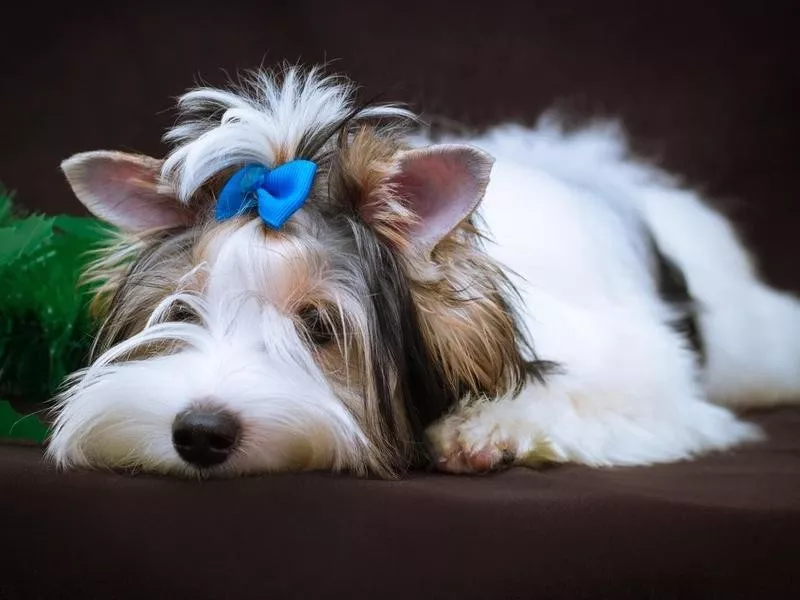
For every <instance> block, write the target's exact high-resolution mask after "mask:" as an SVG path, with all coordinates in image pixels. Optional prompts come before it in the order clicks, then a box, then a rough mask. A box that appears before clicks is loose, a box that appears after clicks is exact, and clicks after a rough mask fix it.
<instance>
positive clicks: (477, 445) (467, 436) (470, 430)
mask: <svg viewBox="0 0 800 600" xmlns="http://www.w3.org/2000/svg"><path fill="white" fill-rule="evenodd" d="M428 435H429V438H430V441H431V444H432V445H433V449H434V452H435V455H436V467H437V468H438V469H439V470H441V471H445V472H447V473H486V472H489V471H495V470H498V469H501V468H504V467H507V466H510V465H512V464H513V463H514V462H515V459H516V450H515V448H514V447H512V446H511V444H509V443H508V441H507V440H504V439H503V437H502V436H501V435H500V431H499V429H498V428H497V427H486V426H484V425H483V424H482V423H481V422H480V420H479V419H463V418H460V417H458V416H455V415H451V416H449V417H447V418H445V419H443V420H442V421H439V422H438V423H436V424H435V425H433V426H432V427H431V428H430V429H429V430H428Z"/></svg>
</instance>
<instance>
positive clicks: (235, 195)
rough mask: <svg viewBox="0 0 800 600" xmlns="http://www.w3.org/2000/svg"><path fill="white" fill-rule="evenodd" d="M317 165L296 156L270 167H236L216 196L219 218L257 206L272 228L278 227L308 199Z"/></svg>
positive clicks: (259, 212) (238, 213)
mask: <svg viewBox="0 0 800 600" xmlns="http://www.w3.org/2000/svg"><path fill="white" fill-rule="evenodd" d="M316 172H317V165H316V164H314V163H313V162H311V161H309V160H293V161H291V162H288V163H286V164H284V165H281V166H280V167H277V168H275V169H272V170H270V169H269V168H267V167H265V166H264V165H259V164H251V165H247V166H246V167H243V168H241V169H239V170H238V171H236V173H234V174H233V175H232V176H231V178H230V179H228V181H227V182H226V183H225V185H224V186H223V188H222V191H220V193H219V197H218V198H217V208H216V217H217V220H218V221H224V220H225V219H230V218H231V217H235V216H236V215H241V214H244V213H246V212H249V211H250V210H251V209H253V208H255V207H258V214H259V216H260V217H261V218H262V219H263V220H264V222H265V223H266V224H267V225H269V226H270V227H272V228H273V229H279V228H280V227H281V226H283V224H284V223H285V222H286V220H287V219H288V218H289V217H291V216H292V215H293V214H294V213H295V212H296V211H297V210H298V209H299V208H300V207H301V206H303V204H304V203H305V201H306V198H308V194H309V192H311V186H312V185H313V183H314V175H315V174H316Z"/></svg>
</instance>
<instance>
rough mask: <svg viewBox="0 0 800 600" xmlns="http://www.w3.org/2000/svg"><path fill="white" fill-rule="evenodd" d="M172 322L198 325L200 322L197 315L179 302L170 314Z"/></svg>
mask: <svg viewBox="0 0 800 600" xmlns="http://www.w3.org/2000/svg"><path fill="white" fill-rule="evenodd" d="M169 320H170V321H177V322H179V323H196V322H197V321H199V319H198V318H197V315H196V314H195V313H194V311H192V309H190V308H189V307H188V306H186V305H185V304H183V303H182V302H179V303H177V304H175V305H174V306H173V307H172V309H171V310H170V313H169Z"/></svg>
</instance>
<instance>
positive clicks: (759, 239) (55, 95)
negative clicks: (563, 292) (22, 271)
mask: <svg viewBox="0 0 800 600" xmlns="http://www.w3.org/2000/svg"><path fill="white" fill-rule="evenodd" d="M739 4H741V6H739ZM792 4H793V3H791V2H784V3H779V2H769V3H766V4H764V5H762V4H758V3H752V2H747V3H745V2H742V3H733V2H730V1H729V0H709V1H707V2H697V1H696V0H691V1H690V0H673V1H671V2H658V3H654V2H646V3H637V2H631V1H629V0H628V1H621V0H609V1H606V2H592V1H591V0H559V1H557V2H556V1H552V2H498V1H494V2H474V3H470V2H466V1H465V0H462V1H461V2H451V3H444V2H430V1H427V2H403V3H383V2H356V1H349V2H347V1H342V2H325V3H323V2H310V1H301V0H292V1H288V2H264V1H263V0H261V1H259V2H251V3H236V2H227V3H214V4H209V6H210V8H202V9H201V8H200V5H201V3H198V2H194V3H191V4H183V5H182V4H181V3H177V2H163V1H162V2H160V3H157V4H153V5H148V3H147V2H134V3H124V2H105V3H103V4H98V6H97V7H96V8H89V7H87V5H86V3H61V4H54V5H53V6H47V7H45V6H44V5H43V4H42V3H34V2H15V3H13V5H14V9H13V10H14V15H13V18H10V16H9V15H10V13H9V11H11V10H12V9H11V8H8V7H5V8H4V9H3V13H2V14H3V15H4V16H9V18H3V19H2V21H3V24H4V27H3V31H2V34H0V115H1V118H0V140H1V141H2V143H0V181H2V182H3V183H5V184H6V185H7V186H9V187H11V188H13V189H16V190H17V192H18V197H19V199H20V201H22V202H24V203H25V204H27V205H28V206H30V207H31V208H35V209H41V210H46V211H49V212H56V211H66V212H75V213H78V212H80V211H81V210H82V209H81V207H80V206H79V204H78V203H77V201H76V200H75V199H74V197H73V196H72V195H71V193H70V192H69V190H68V188H67V186H66V184H65V182H64V181H63V178H62V176H61V174H60V173H59V171H58V164H59V162H60V161H61V160H62V159H63V158H66V157H67V156H69V155H70V154H72V153H74V152H78V151H83V150H91V149H98V148H107V149H122V150H136V151H143V152H147V153H150V154H154V155H158V154H162V153H163V151H164V147H163V146H162V145H161V143H160V141H159V138H160V135H161V133H162V132H163V129H164V128H165V127H166V126H168V125H169V124H170V123H171V122H172V120H173V117H174V114H173V113H172V112H171V111H170V108H171V100H170V98H171V97H174V96H176V95H178V94H180V93H181V92H182V91H184V90H185V89H186V88H187V87H189V86H191V85H192V84H193V83H194V81H195V79H196V78H197V77H202V78H203V79H204V80H205V81H207V82H209V83H212V84H221V83H223V82H224V81H225V79H226V74H225V73H224V72H223V71H222V70H221V69H222V68H224V69H226V70H228V71H229V72H231V71H233V70H235V69H237V68H248V67H254V66H257V65H259V64H261V63H264V64H267V65H269V64H274V63H276V62H278V61H280V60H284V59H286V60H289V61H292V62H294V61H296V60H297V59H300V58H302V59H303V60H304V61H305V62H318V61H321V60H324V59H326V58H327V59H340V60H337V61H336V62H334V63H333V64H332V67H333V68H334V69H335V70H338V71H341V72H344V73H346V74H348V75H350V76H351V77H352V78H354V79H355V80H357V81H358V82H359V83H361V84H362V85H363V86H364V89H363V92H364V97H365V98H368V97H372V96H374V95H376V94H382V99H385V100H400V101H407V102H410V103H411V104H412V106H413V107H414V108H416V109H419V110H424V111H425V112H426V113H427V114H428V115H445V116H447V117H449V118H451V119H454V120H455V121H458V122H461V123H464V124H469V125H473V126H485V125H488V124H491V123H493V122H496V121H498V120H505V119H519V120H522V121H525V122H532V121H533V120H534V119H535V118H536V116H537V115H538V114H539V113H540V112H541V111H542V110H544V109H545V108H547V107H549V106H551V105H553V104H557V105H560V106H562V107H565V108H567V109H569V111H570V112H572V113H574V114H577V115H591V114H597V113H599V114H605V115H608V116H614V117H621V118H623V120H624V122H625V124H626V126H627V128H628V130H629V132H630V133H631V136H632V139H633V143H634V145H635V147H636V148H637V150H639V151H642V152H644V153H646V154H647V155H649V156H653V157H655V158H657V159H659V160H660V161H662V163H663V164H664V165H665V166H666V167H668V168H669V169H670V170H673V171H675V172H676V173H678V174H680V175H682V176H684V177H685V178H686V179H687V181H688V182H690V183H692V184H693V185H698V186H701V187H703V188H704V189H705V190H707V192H708V194H709V195H711V196H712V197H713V198H715V199H716V200H717V201H719V202H720V203H721V204H723V205H724V206H726V207H727V208H728V210H729V211H731V212H732V213H733V214H734V216H735V217H736V218H737V221H738V222H739V223H740V225H741V227H742V229H743V231H744V232H745V234H746V236H747V237H748V239H749V240H750V241H751V242H752V243H753V245H754V248H755V249H756V251H757V254H758V256H759V257H760V258H761V259H762V262H763V264H764V270H765V273H766V275H767V277H768V278H769V279H770V280H771V281H774V282H777V283H778V284H780V285H781V286H783V287H786V288H792V289H795V290H800V278H798V274H797V260H796V257H797V256H798V251H800V237H798V236H797V235H796V230H797V225H798V213H797V211H798V208H797V207H798V206H800V204H798V202H797V185H796V174H797V165H796V159H797V152H796V140H797V139H800V126H799V125H798V119H797V117H796V115H797V103H798V98H799V97H800V93H798V92H800V90H798V78H797V60H796V57H797V56H798V55H800V52H798V50H800V36H798V35H797V34H796V32H797V21H796V19H794V18H792V17H791V16H790V15H791V14H793V13H794V10H792V9H793V7H792ZM759 419H760V420H761V421H763V422H764V423H765V424H767V425H768V426H769V430H770V432H771V433H772V438H771V439H770V441H769V442H767V443H766V444H764V445H760V446H758V447H754V448H752V449H748V450H741V451H739V452H736V453H733V454H731V455H725V456H716V457H709V458H706V459H703V460H700V461H698V462H696V463H690V464H682V465H672V466H664V467H657V468H651V469H631V470H611V471H592V470H587V469H581V468H576V467H564V468H554V469H548V470H544V471H538V472H537V471H528V470H514V471H511V472H509V473H505V474H502V475H498V476H491V477H485V478H459V477H447V476H434V475H424V474H418V475H414V476H412V477H409V478H408V479H405V480H402V481H397V482H379V481H361V480H353V479H349V478H344V477H335V476H330V475H324V474H311V475H298V476H280V477H265V478H259V479H248V480H240V481H227V482H207V483H197V482H179V481H167V480H160V479H154V478H145V477H138V478H125V477H120V476H117V475H111V474H97V473H70V474H59V473H56V472H54V471H53V470H51V469H49V468H46V467H44V466H43V465H42V464H41V463H40V460H39V458H40V454H39V451H38V450H36V449H31V448H21V447H12V446H5V447H0V523H2V525H3V527H2V531H3V536H4V537H3V539H4V545H5V550H4V554H5V558H4V559H3V562H2V563H0V565H2V566H0V598H4V599H5V598H117V597H123V598H125V597H127V598H161V597H164V598H189V597H192V598H249V597H253V598H318V597H331V598H333V597H336V598H340V597H341V598H345V597H347V598H386V599H390V598H404V599H406V598H420V597H437V598H458V599H460V600H464V599H467V598H528V597H530V598H538V599H542V598H565V599H569V600H574V599H579V598H588V597H604V598H615V599H621V598H637V599H638V598H668V597H672V598H685V599H689V598H703V599H707V598H792V597H800V584H798V579H799V578H798V575H797V567H796V561H797V558H796V554H797V553H796V549H797V540H798V539H800V412H798V411H788V410H787V411H779V412H776V413H774V414H769V415H764V416H762V417H760V418H759Z"/></svg>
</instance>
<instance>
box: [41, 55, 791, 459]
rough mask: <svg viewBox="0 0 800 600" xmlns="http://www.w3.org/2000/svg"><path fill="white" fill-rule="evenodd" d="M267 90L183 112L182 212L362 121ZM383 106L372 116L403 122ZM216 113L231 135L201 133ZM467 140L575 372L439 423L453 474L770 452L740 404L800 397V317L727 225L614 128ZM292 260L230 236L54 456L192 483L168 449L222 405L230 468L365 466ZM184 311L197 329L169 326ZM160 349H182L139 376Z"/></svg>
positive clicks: (547, 355)
mask: <svg viewBox="0 0 800 600" xmlns="http://www.w3.org/2000/svg"><path fill="white" fill-rule="evenodd" d="M256 87H257V89H258V90H260V91H258V93H257V94H256V95H255V96H250V97H245V96H241V95H239V94H234V93H230V92H224V91H219V90H210V89H201V90H197V91H194V92H190V93H189V94H187V95H186V96H184V97H183V99H182V100H181V104H182V109H183V111H184V115H187V116H188V117H189V120H188V121H185V122H183V123H182V124H180V125H178V126H177V127H176V128H175V129H173V130H172V132H171V133H170V134H169V136H168V137H169V139H170V140H172V141H174V142H176V143H177V144H178V145H177V148H176V150H175V151H174V152H173V154H171V155H170V156H169V157H168V159H167V161H166V163H165V164H164V168H163V173H164V175H165V177H166V178H167V179H168V180H170V181H172V182H173V183H174V185H175V187H176V189H177V191H178V196H179V197H180V199H181V200H184V201H185V200H187V199H188V198H189V197H190V196H191V195H192V194H193V193H194V191H195V190H196V189H197V188H198V187H199V186H201V185H202V184H203V183H204V182H205V181H207V180H208V179H209V178H210V177H211V176H213V175H215V174H217V173H219V172H220V171H221V170H223V169H226V168H228V167H230V166H233V165H237V164H241V163H242V162H247V161H251V160H252V161H257V162H263V163H267V164H272V163H273V162H274V160H275V159H276V157H277V156H278V154H279V153H280V152H288V154H289V155H291V153H292V151H293V149H295V148H296V147H297V145H298V144H299V142H300V139H301V138H302V136H303V135H304V134H305V133H307V132H308V131H314V130H319V129H321V128H324V127H325V126H327V125H329V124H331V123H335V122H338V121H339V120H341V119H342V118H343V117H344V116H345V115H346V114H347V113H348V111H349V110H350V108H351V106H352V103H351V91H352V90H351V89H350V88H349V87H347V86H345V87H342V86H341V85H340V84H339V83H338V82H336V81H334V80H329V79H321V78H319V77H317V76H316V75H313V74H312V76H311V77H310V78H307V79H303V78H299V77H298V76H297V74H296V73H294V71H289V72H288V75H287V79H286V81H285V83H284V84H283V85H282V86H278V85H276V84H274V82H273V81H272V80H271V79H269V78H266V77H264V78H261V79H258V82H257V86H256ZM381 110H383V111H384V112H383V113H381ZM381 110H377V111H373V116H379V115H380V114H396V115H404V114H406V113H405V111H403V110H402V109H397V108H388V109H381ZM215 111H218V112H220V113H221V114H222V123H221V124H219V123H215V122H214V121H213V119H209V118H207V117H208V115H209V114H211V113H214V112H215ZM450 141H455V140H450ZM467 141H468V142H471V143H473V144H475V145H478V146H480V147H482V148H483V149H485V150H486V151H488V152H489V153H491V154H492V155H494V157H495V158H496V163H495V166H494V170H493V173H492V179H491V183H490V184H489V188H488V191H487V194H486V198H485V201H484V203H483V205H482V208H481V213H482V216H483V217H484V219H485V220H486V222H487V224H488V228H489V231H490V233H491V236H492V237H493V239H494V243H492V244H490V245H489V251H490V253H491V254H492V255H493V256H494V257H496V258H497V259H498V260H500V261H501V262H503V263H504V264H505V265H507V266H508V267H509V269H511V270H512V271H513V272H514V273H516V275H515V281H516V283H517V284H518V285H519V288H520V291H521V294H522V297H523V303H524V306H523V309H524V314H525V319H526V324H527V326H528V329H529V330H530V332H531V334H532V339H533V341H534V345H535V349H536V352H537V354H538V356H539V357H540V358H543V359H546V360H551V361H556V362H557V363H559V364H560V365H561V367H562V370H561V371H560V372H558V373H556V374H555V375H553V376H552V377H551V378H550V380H549V381H548V383H547V384H546V385H542V384H533V383H532V384H529V386H528V387H527V388H526V389H524V390H523V392H522V393H521V394H520V395H519V396H518V397H517V398H513V399H512V398H499V399H492V400H489V401H481V402H469V401H466V400H465V402H464V403H463V405H462V406H461V407H460V408H459V409H458V410H456V411H455V412H453V413H452V414H451V415H449V416H447V417H446V418H445V419H443V420H442V421H441V422H439V423H438V424H435V425H434V426H432V427H431V428H430V434H431V437H432V440H433V442H434V445H435V447H436V448H438V450H439V451H440V453H441V455H442V458H443V463H444V467H445V468H449V469H450V470H454V471H458V470H470V466H469V463H468V461H467V463H464V462H463V457H464V456H469V455H471V454H472V455H474V454H477V453H480V452H481V451H483V450H488V451H489V452H494V453H497V452H499V451H500V450H510V451H512V452H513V453H514V454H516V456H517V460H518V462H520V463H526V464H532V463H535V462H537V461H539V460H554V461H574V462H579V463H583V464H589V465H642V464H650V463H659V462H665V461H674V460H680V459H685V458H688V457H691V456H693V455H695V454H698V453H701V452H705V451H710V450H721V449H726V448H730V447H732V446H734V445H736V444H738V443H740V442H744V441H747V440H754V439H757V438H758V437H759V432H758V430H757V429H756V428H755V427H753V426H751V425H748V424H746V423H744V422H742V421H740V420H739V419H738V418H737V417H736V416H734V414H733V413H732V412H731V410H729V408H726V407H725V405H728V406H746V405H748V404H750V405H760V406H763V405H768V404H771V403H774V402H776V401H778V400H779V399H784V398H790V397H791V398H797V397H799V396H800V303H798V301H797V300H795V299H794V298H793V297H791V296H790V295H788V294H782V293H779V292H776V291H774V290H771V289H770V288H768V287H767V286H766V285H764V284H763V283H760V282H759V281H758V280H757V278H756V275H755V272H754V269H753V266H752V263H751V261H750V259H749V257H748V255H747V253H746V251H745V250H744V248H743V247H742V245H741V243H740V242H739V241H738V240H737V238H736V236H735V234H734V232H733V229H732V227H731V225H730V224H729V223H728V221H726V220H725V219H724V218H723V217H722V216H721V215H720V214H718V213H717V212H715V211H713V210H712V209H711V208H709V207H708V206H707V205H705V204H704V203H703V202H702V201H701V200H700V199H699V198H698V197H697V195H696V194H694V193H693V192H691V191H688V190H685V189H681V188H680V187H679V186H677V185H676V184H675V183H674V182H673V181H671V180H670V179H669V178H668V177H666V176H665V175H664V174H662V173H660V172H658V171H656V170H655V169H652V168H650V167H646V166H644V165H641V164H637V163H635V162H632V161H629V160H628V159H627V158H626V147H625V144H624V142H623V140H622V138H621V136H620V135H619V132H618V131H617V130H616V129H615V128H614V127H612V126H601V127H594V128H589V129H587V130H584V131H582V132H579V133H577V134H572V135H565V134H563V133H562V132H560V131H559V130H558V128H557V127H555V126H554V125H552V124H551V123H549V122H547V121H545V122H544V123H543V124H542V125H541V126H539V127H538V128H536V129H535V130H528V129H524V128H520V127H516V126H506V127H500V128H497V129H495V130H492V131H490V132H489V133H488V134H486V135H484V136H481V137H479V138H476V139H471V140H467ZM417 143H420V140H417ZM421 143H425V142H424V140H423V141H422V142H421ZM302 217H303V215H302V212H301V213H298V215H296V216H295V217H294V218H302ZM642 219H643V220H644V222H645V223H647V225H648V226H649V228H650V229H651V230H652V231H653V233H654V234H655V237H656V239H657V241H658V243H659V245H660V246H661V248H662V250H664V251H665V252H666V253H667V254H668V255H669V256H671V257H672V258H673V259H674V260H676V261H677V263H678V264H679V265H680V266H681V267H682V268H683V270H684V271H685V274H686V276H687V278H688V282H689V285H690V287H691V289H692V292H693V293H694V295H695V296H696V297H697V299H698V301H699V303H700V306H701V323H702V330H703V334H704V336H705V339H706V343H707V349H708V366H707V367H706V368H703V369H698V368H697V366H696V363H695V357H694V355H693V354H692V352H691V351H690V349H689V348H688V347H687V344H686V342H685V341H684V340H683V339H682V338H681V337H680V336H679V335H678V334H677V333H675V332H674V331H673V330H672V329H671V327H670V326H669V325H668V321H669V319H670V317H671V314H670V309H669V307H668V306H666V305H665V304H664V303H663V302H662V301H661V300H660V299H659V296H658V294H657V290H656V289H655V286H654V283H653V281H652V277H651V275H650V273H649V272H648V268H647V261H646V252H647V246H646V240H645V238H644V235H643V231H642V229H641V227H640V223H641V221H642ZM282 256H283V255H282V253H281V252H280V248H276V247H273V246H267V245H265V244H264V243H263V236H261V237H259V233H258V223H257V222H256V221H254V222H253V223H251V224H250V226H246V227H243V228H241V229H237V230H234V232H233V233H231V234H230V235H228V236H227V237H224V238H221V239H219V240H217V247H216V248H214V249H212V251H211V252H210V257H211V258H210V259H209V264H206V265H202V268H201V269H198V271H197V272H193V273H192V274H189V275H187V280H191V276H193V275H197V274H200V273H201V272H202V274H203V275H204V276H205V277H206V278H207V282H208V285H207V289H206V291H205V292H204V294H203V295H202V297H200V296H196V295H193V294H190V293H189V292H184V291H180V292H178V293H177V294H176V295H174V296H172V297H170V298H168V299H167V300H165V301H164V302H163V303H162V305H161V306H160V307H159V308H158V309H157V310H156V312H155V314H154V315H153V317H152V318H151V322H150V323H149V325H148V327H147V328H146V329H145V330H144V331H143V332H141V333H140V334H138V335H136V336H134V337H133V338H131V339H129V340H126V341H125V342H123V343H122V344H120V345H119V346H117V347H114V348H112V349H111V350H109V351H108V352H107V353H106V354H105V355H104V356H102V357H101V358H100V359H99V360H98V361H97V362H96V363H95V364H94V365H92V366H91V367H90V368H89V369H88V370H86V371H84V372H81V373H78V374H77V375H76V376H75V377H74V378H73V380H72V381H71V384H70V387H68V388H67V390H66V391H65V393H64V394H63V396H62V398H61V404H60V412H59V414H58V418H57V421H56V424H55V428H54V432H53V436H52V439H51V442H50V446H49V452H50V455H51V456H53V457H54V458H55V459H56V460H57V461H58V462H59V463H60V464H62V465H68V464H74V465H95V466H97V465H105V466H109V467H116V466H135V467H142V468H145V469H148V470H156V471H163V472H172V473H183V474H191V473H195V472H196V471H194V470H193V469H191V468H190V467H189V466H187V465H186V464H184V463H183V461H182V460H181V459H180V457H179V456H178V454H177V453H176V451H175V449H174V448H173V447H172V443H171V433H170V431H171V429H170V428H171V424H172V421H173V419H174V417H175V415H176V414H177V413H179V412H181V411H182V410H184V409H185V408H186V407H188V406H189V405H190V404H191V403H192V402H195V401H197V400H204V399H206V400H208V399H210V400H212V401H214V402H216V403H219V404H221V405H223V406H226V407H230V408H232V409H234V410H235V412H236V414H237V415H238V416H239V417H240V419H241V421H242V422H243V424H244V430H245V437H244V439H243V440H242V447H241V448H240V450H239V451H237V452H236V453H235V454H234V455H233V456H232V457H231V459H230V460H229V461H228V462H226V463H225V464H224V465H223V466H222V467H220V468H218V469H217V471H218V472H224V473H242V472H248V471H269V470H278V469H287V468H309V467H324V468H334V469H337V468H340V467H344V466H349V467H355V468H359V467H364V466H365V464H364V463H365V459H364V457H365V456H368V455H369V451H368V450H369V449H368V445H369V442H368V440H367V439H366V437H365V435H364V433H363V432H362V431H361V430H360V428H359V426H358V424H357V422H356V419H355V418H354V415H353V413H352V412H351V411H352V410H358V409H357V405H358V403H357V402H353V403H351V405H350V406H347V407H346V405H345V403H343V400H342V398H341V397H337V395H336V394H335V393H334V390H333V389H332V387H331V385H329V382H328V381H326V379H325V376H324V374H323V373H322V372H321V370H320V369H319V367H318V366H317V365H316V363H315V361H314V360H313V357H312V356H311V354H310V353H309V350H308V349H307V348H306V346H305V345H304V344H303V343H302V341H301V339H300V338H299V336H298V334H297V332H296V330H295V328H294V326H293V324H292V322H291V320H290V319H289V318H288V317H287V316H285V314H284V313H283V312H281V311H280V310H276V308H275V307H274V306H273V305H272V304H271V301H270V291H269V290H270V287H269V286H276V285H280V284H281V281H283V279H284V278H283V277H282V275H281V274H280V270H281V269H285V268H288V267H287V265H286V264H284V263H283V262H281V261H282V259H281V257H282ZM265 273H267V274H269V278H268V279H267V280H266V281H265V278H264V274H265ZM265 286H266V287H265ZM352 293H353V294H357V293H358V290H352ZM177 300H183V301H185V302H187V303H188V304H190V305H191V306H192V307H193V308H194V309H195V310H196V312H198V313H199V314H200V315H201V316H202V318H203V323H202V324H200V325H194V324H187V323H164V322H161V317H162V315H163V314H164V313H165V312H166V310H167V309H168V307H169V305H170V304H171V303H172V302H174V301H177ZM356 303H357V299H356ZM154 341H160V342H169V341H171V342H177V343H181V344H183V345H184V346H185V347H184V348H183V349H182V350H181V351H179V352H176V353H174V354H172V355H169V356H163V357H159V358H150V359H148V360H140V361H135V360H125V359H126V356H127V355H128V354H129V353H130V352H131V351H132V350H134V349H136V348H138V347H141V346H142V345H146V344H147V343H151V342H154Z"/></svg>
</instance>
